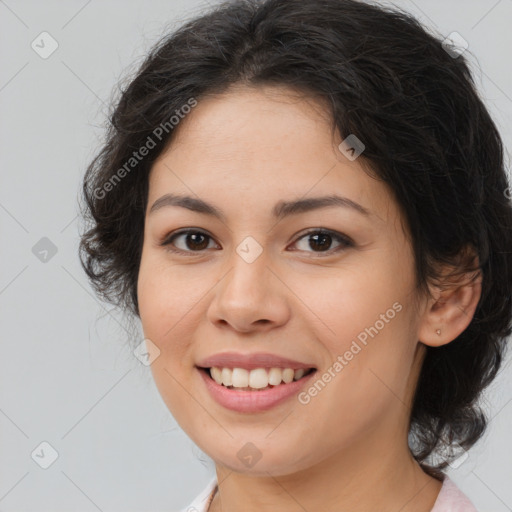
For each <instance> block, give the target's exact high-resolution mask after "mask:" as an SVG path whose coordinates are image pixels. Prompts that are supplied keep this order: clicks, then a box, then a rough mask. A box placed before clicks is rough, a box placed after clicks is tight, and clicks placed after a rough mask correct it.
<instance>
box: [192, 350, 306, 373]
mask: <svg viewBox="0 0 512 512" xmlns="http://www.w3.org/2000/svg"><path fill="white" fill-rule="evenodd" d="M196 366H198V367H200V368H212V367H214V366H216V367H218V368H245V369H246V370H253V369H255V368H293V369H294V370H298V369H300V368H303V369H304V370H307V369H309V368H314V365H312V364H308V363H301V362H300V361H294V360H293V359H288V358H286V357H281V356H278V355H276V354H269V353H264V352H258V353H254V354H241V353H238V352H222V353H219V354H214V355H211V356H209V357H206V358H205V359H202V360H201V361H199V362H198V363H197V365H196Z"/></svg>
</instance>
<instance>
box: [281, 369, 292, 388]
mask: <svg viewBox="0 0 512 512" xmlns="http://www.w3.org/2000/svg"><path fill="white" fill-rule="evenodd" d="M293 373H294V371H293V370H292V369H291V368H285V369H284V370H283V381H284V383H285V384H288V383H289V382H291V381H292V380H293Z"/></svg>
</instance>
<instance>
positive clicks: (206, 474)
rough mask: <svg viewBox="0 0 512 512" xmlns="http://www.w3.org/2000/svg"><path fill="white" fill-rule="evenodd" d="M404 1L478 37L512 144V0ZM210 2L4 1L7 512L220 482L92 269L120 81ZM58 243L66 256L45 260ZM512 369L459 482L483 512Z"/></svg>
mask: <svg viewBox="0 0 512 512" xmlns="http://www.w3.org/2000/svg"><path fill="white" fill-rule="evenodd" d="M395 4H396V5H399V6H401V7H403V8H405V9H407V10H409V11H410V12H412V13H414V14H415V15H417V17H419V19H420V20H422V21H423V22H424V23H425V24H427V25H428V26H430V27H432V28H433V29H434V30H436V31H437V32H438V33H439V34H442V35H444V36H445V37H446V36H447V35H448V34H450V33H451V32H453V31H457V32H459V33H460V34H461V35H462V36H463V37H464V38H465V39H466V40H467V41H468V43H469V51H470V52H471V54H472V55H474V56H476V58H477V59H478V63H479V64H477V63H476V61H475V59H474V58H473V57H472V60H473V61H474V62H475V63H474V69H475V77H476V80H477V83H478V85H479V87H480V90H481V91H482V95H483V97H484V99H485V101H486V103H487V105H488V107H489V108H490V110H491V113H492V115H493V117H494V119H495V121H496V123H497V124H498V127H499V128H500V129H501V131H502V135H503V138H504V141H505V143H506V145H507V147H508V148H510V147H512V146H511V144H512V131H511V128H510V127H511V120H512V72H511V60H510V49H511V48H512V34H511V30H510V25H511V21H512V0H501V1H494V0H487V1H483V0H480V1H467V0H456V1H454V0H450V1H447V0H442V1H440V0H435V1H428V2H426V1H420V0H416V1H415V2H413V1H411V0H402V1H397V2H395ZM204 5H206V4H205V3H204V2H202V3H199V2H196V1H189V2H185V1H178V0H174V1H169V0H165V1H164V0H162V1H157V0H152V1H147V0H144V1H143V0H137V1H129V2H128V1H122V0H106V1H105V0H103V1H101V2H100V1H98V0H92V1H86V0H80V1H78V0H76V1H75V0H73V1H69V0H68V1H66V2H64V1H60V2H59V1H55V0H54V1H48V0H47V1H35V0H33V1H28V0H25V1H23V0H5V1H2V0H0V52H1V65H0V120H1V121H0V144H1V151H0V169H1V179H2V182H1V183H2V186H1V188H0V232H1V236H2V243H1V258H2V259H1V262H2V265H1V270H0V315H1V316H0V319H1V322H2V344H1V347H2V348H1V350H2V357H1V360H0V365H1V368H0V450H1V451H0V461H1V463H0V472H1V473H0V510H1V511H4V512H9V511H29V510H30V511H54V512H58V511H66V510H76V511H95V510H103V511H143V510H153V511H160V510H161V511H164V510H166V511H173V510H175V511H176V510H178V509H179V508H181V507H182V506H185V505H187V504H188V503H189V502H190V501H191V500H192V498H193V497H194V496H195V495H196V494H197V493H198V491H200V490H201V489H202V488H203V486H204V485H205V483H206V482H207V481H208V480H209V478H210V476H211V475H213V464H212V462H211V461H210V460H209V459H208V458H207V457H206V456H205V455H204V454H202V453H201V452H200V451H199V449H198V448H197V447H195V446H194V445H193V444H192V443H191V441H189V440H188V438H187V437H186V435H185V434H184V433H183V432H182V431H181V429H180V428H179V427H178V426H177V425H176V423H175V421H174V420H173V418H172V417H171V415H170V414H169V412H168V410H167V409H166V407H165V405H164V404H163V402H162V401H161V399H160V396H159V394H158V392H157V390H156V387H155V385H154V384H153V381H152V377H151V373H150V370H149V368H147V367H145V366H143V365H142V364H140V363H139V361H138V360H137V359H136V358H135V357H134V356H133V354H132V352H131V349H130V348H129V346H128V344H127V343H126V341H125V340H126V339H127V337H128V335H129V325H128V324H127V323H126V321H125V320H124V319H123V318H122V316H121V314H120V313H119V312H116V311H114V310H112V308H111V307H110V306H106V305H104V304H101V303H99V302H98V301H97V299H96V298H95V297H94V296H93V294H92V291H91V289H90V287H89V285H88V283H87V279H86V277H85V276H84V274H83V272H82V270H81V268H80V266H79V262H78V259H77V245H78V232H79V231H78V230H79V227H80V223H79V219H78V218H77V213H78V209H77V197H78V193H79V186H80V178H81V176H82V174H83V172H84V169H85V167H86V165H87V163H88V162H89V160H90V159H91V157H92V156H93V155H94V153H95V151H96V149H97V148H98V144H99V140H100V137H101V136H102V133H103V128H102V125H103V122H104V119H105V113H106V112H107V105H108V102H109V99H110V98H111V94H112V91H113V88H114V86H115V84H116V83H117V82H118V80H119V79H120V78H122V77H126V76H127V74H128V73H130V72H132V71H133V70H134V69H135V68H136V65H137V64H138V63H140V60H141V59H142V57H143V56H144V52H145V51H146V50H147V49H148V48H149V47H150V46H151V45H152V44H153V43H154V42H155V41H156V40H157V39H158V38H159V36H161V35H162V34H163V33H164V32H165V31H166V30H169V29H172V28H174V27H176V26H177V25H179V24H180V23H181V22H182V21H183V20H184V19H186V18H188V17H190V16H192V15H194V14H195V13H197V12H199V11H200V10H201V8H202V6H204ZM43 31H47V32H49V33H50V34H51V36H52V37H53V38H54V39H55V40H56V41H57V42H58V45H59V46H58V49H57V50H56V51H55V52H54V53H53V54H52V55H51V56H50V57H48V58H47V59H43V58H41V57H40V56H39V55H38V54H37V53H36V52H35V51H34V50H33V49H32V48H31V43H32V41H33V40H36V42H37V41H38V39H36V38H37V36H38V35H39V34H40V33H41V32H43ZM45 47H46V48H47V49H48V48H49V44H47V45H46V46H45ZM43 237H47V238H48V239H49V240H50V241H51V243H52V244H53V245H54V246H55V248H56V250H57V252H56V253H55V254H54V255H52V252H51V249H50V250H49V252H48V254H47V255H45V254H44V253H42V252H39V253H38V250H39V251H41V250H44V249H45V248H46V249H48V244H49V243H48V241H42V242H40V239H41V238H43ZM38 243H39V244H42V245H41V246H39V245H36V244H38ZM45 244H46V245H45ZM34 246H36V250H34V251H35V252H36V253H38V254H34V252H33V247H34ZM40 258H46V259H47V261H46V262H44V261H41V260H40ZM140 339H142V337H141V338H140ZM510 361H511V360H510V357H509V358H508V359H507V361H506V366H505V368H504V369H503V371H502V372H501V374H500V376H499V378H498V379H497V380H496V381H495V383H494V384H493V385H492V387H491V388H490V389H489V390H488V392H487V393H486V394H485V399H484V407H485V408H486V410H488V411H489V415H490V416H491V417H492V418H493V419H492V421H491V426H490V428H489V430H488V433H487V435H486V436H485V438H484V439H483V441H481V442H479V443H478V445H477V446H476V447H474V448H473V449H472V450H471V451H470V452H469V453H468V455H469V456H468V458H467V459H466V460H465V461H464V462H463V463H462V464H461V465H460V466H459V467H458V468H453V469H451V470H450V471H449V475H450V476H451V477H452V478H453V479H454V480H455V481H456V483H457V484H458V485H459V486H460V487H461V488H462V489H463V491H464V492H466V493H467V494H468V495H469V497H470V498H471V499H472V500H473V501H474V503H475V505H476V506H477V508H479V509H480V510H482V511H484V510H486V511H493V512H504V511H510V510H512V486H511V485H510V484H511V482H512V440H511V437H510V426H511V423H512V402H511V401H512V365H511V364H510ZM43 441H46V442H48V443H50V445H51V446H52V447H53V448H54V449H55V450H56V451H57V452H58V454H59V457H58V458H57V460H56V461H55V462H54V463H53V464H52V465H51V466H50V467H49V468H48V469H42V468H41V467H40V466H39V465H38V464H37V463H36V462H35V460H34V459H33V458H32V457H31V454H32V452H33V451H34V450H35V449H38V450H39V451H37V450H36V452H37V453H39V458H38V457H37V456H34V457H35V459H36V460H38V461H40V462H42V463H44V459H45V457H46V458H47V457H48V456H49V453H50V452H49V450H48V449H46V450H45V449H44V447H43V448H40V447H39V445H40V443H41V442H43ZM38 447H39V448H38ZM41 450H42V451H41ZM48 460H49V459H48V458H47V459H46V461H48Z"/></svg>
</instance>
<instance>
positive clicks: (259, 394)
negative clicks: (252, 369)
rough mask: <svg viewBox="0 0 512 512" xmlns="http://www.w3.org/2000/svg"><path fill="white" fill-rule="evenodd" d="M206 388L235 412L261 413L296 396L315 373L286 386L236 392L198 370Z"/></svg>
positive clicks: (205, 372) (218, 401)
mask: <svg viewBox="0 0 512 512" xmlns="http://www.w3.org/2000/svg"><path fill="white" fill-rule="evenodd" d="M198 371H199V373H200V374H201V377H202V378H203V381H204V383H205V384H206V388H207V389H208V391H209V392H210V394H211V395H212V397H213V398H214V400H216V401H217V403H219V404H220V405H222V406H223V407H225V408H226V409H231V410H232V411H237V412H262V411H267V410H268V409H271V408H272V407H275V406H277V405H279V404H280V403H282V402H284V401H285V400H286V399H288V398H290V397H292V396H294V395H296V394H297V393H298V392H299V391H300V390H301V389H302V388H303V387H304V386H305V384H306V383H307V382H309V380H310V379H311V377H312V376H313V375H314V374H315V373H316V371H313V372H311V373H310V374H308V375H306V376H305V377H302V378H301V379H299V380H294V381H292V382H289V383H288V384H279V386H275V387H273V388H270V389H265V390H264V391H236V390H234V389H229V388H227V387H225V386H222V385H220V384H217V383H216V382H215V381H214V380H213V379H212V378H211V377H210V376H209V375H208V374H207V371H204V370H201V369H198Z"/></svg>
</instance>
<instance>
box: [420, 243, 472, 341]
mask: <svg viewBox="0 0 512 512" xmlns="http://www.w3.org/2000/svg"><path fill="white" fill-rule="evenodd" d="M467 254H468V252H467V251H465V255H464V256H467ZM464 256H463V257H462V258H461V259H462V260H465V261H466V265H467V259H466V258H465V257H464ZM469 259H470V260H471V262H472V263H473V264H475V263H476V264H477V265H478V256H477V255H476V254H475V253H474V251H472V250H470V258H469ZM466 268H467V266H466ZM457 270H458V271H459V275H457V276H456V278H454V271H457ZM461 270H462V272H461ZM430 291H431V295H432V298H429V299H427V300H426V306H425V308H424V310H423V313H422V318H421V321H420V324H419V328H418V340H419V341H421V342H422V343H424V344H425V345H428V346H431V347H439V346H441V345H445V344H447V343H450V341H453V340H454V339H455V338H457V336H459V334H461V333H462V332H463V331H464V330H465V329H466V328H467V327H468V325H469V324H470V323H471V320H472V319H473V315H474V314H475V310H476V307H477V305H478V301H479V300H480V296H481V294H482V273H481V270H478V271H475V270H470V271H467V272H464V271H463V269H462V268H461V267H459V268H458V269H457V268H456V267H453V266H452V267H449V268H448V267H446V268H445V269H444V270H443V272H442V275H441V277H440V279H439V281H438V282H437V283H436V285H432V286H431V287H430Z"/></svg>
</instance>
